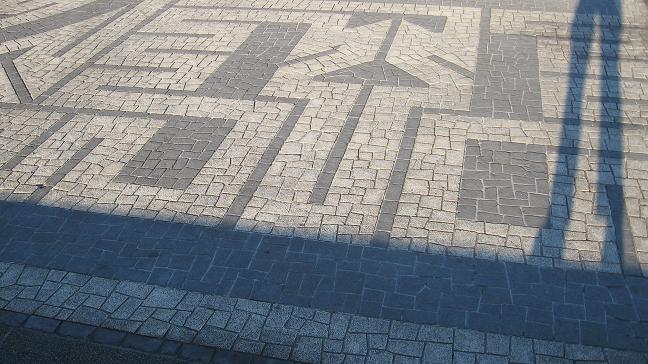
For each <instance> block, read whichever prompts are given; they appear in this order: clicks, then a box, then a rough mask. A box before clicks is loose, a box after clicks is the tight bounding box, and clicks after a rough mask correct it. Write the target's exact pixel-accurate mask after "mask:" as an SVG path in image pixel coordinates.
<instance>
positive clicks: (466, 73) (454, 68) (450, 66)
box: [428, 54, 475, 79]
mask: <svg viewBox="0 0 648 364" xmlns="http://www.w3.org/2000/svg"><path fill="white" fill-rule="evenodd" d="M428 58H429V59H431V60H432V61H434V62H435V63H437V64H440V65H441V66H443V67H445V68H447V69H449V70H451V71H455V72H457V73H458V74H460V75H462V76H465V77H468V78H470V79H473V78H475V74H474V73H473V72H472V71H470V70H467V69H465V68H463V67H461V66H460V65H458V64H456V63H452V62H450V61H447V60H445V59H443V58H441V57H439V56H437V55H434V54H433V55H431V56H429V57H428Z"/></svg>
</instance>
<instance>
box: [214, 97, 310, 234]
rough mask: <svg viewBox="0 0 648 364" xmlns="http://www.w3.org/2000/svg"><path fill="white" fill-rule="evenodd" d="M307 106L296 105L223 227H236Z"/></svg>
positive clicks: (229, 209)
mask: <svg viewBox="0 0 648 364" xmlns="http://www.w3.org/2000/svg"><path fill="white" fill-rule="evenodd" d="M307 104H308V101H306V100H302V101H300V102H297V103H296V104H295V106H294V107H293V109H292V111H291V112H290V114H289V115H288V117H287V118H286V120H285V121H284V122H283V124H282V125H281V128H279V130H278V131H277V133H276V134H275V136H274V138H272V140H271V141H270V144H269V145H268V147H267V148H266V150H265V151H264V152H263V154H262V155H261V159H260V160H259V162H258V163H257V165H256V167H254V170H253V171H252V173H251V174H250V175H249V176H248V178H247V180H246V181H245V183H243V186H241V190H240V191H239V193H238V195H237V196H236V197H235V198H234V201H232V204H231V205H230V207H229V208H228V209H227V212H226V213H225V216H224V217H223V220H222V221H221V224H220V225H221V226H222V227H224V228H228V229H230V228H234V227H235V226H236V224H237V223H238V220H239V219H240V218H241V215H242V214H243V211H244V210H245V207H246V206H247V205H248V203H249V202H250V200H251V199H252V196H254V193H255V192H256V190H257V189H258V188H259V185H260V184H261V181H262V180H263V177H264V176H265V175H266V173H268V170H269V169H270V166H272V163H274V160H275V158H277V155H279V151H280V150H281V148H282V147H283V145H284V143H285V142H286V139H288V137H289V136H290V133H292V131H293V129H294V128H295V125H296V124H297V121H298V120H299V118H300V117H301V115H302V114H303V112H304V110H305V109H306V105H307Z"/></svg>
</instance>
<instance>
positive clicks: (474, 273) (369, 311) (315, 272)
mask: <svg viewBox="0 0 648 364" xmlns="http://www.w3.org/2000/svg"><path fill="white" fill-rule="evenodd" d="M80 226H82V227H83V228H82V229H80V228H79V227H80ZM0 260H2V261H10V262H17V263H24V264H29V265H33V266H39V267H46V268H52V269H61V270H67V271H73V272H79V273H85V274H90V275H94V276H99V277H105V278H113V279H119V280H130V281H136V282H147V283H151V284H157V285H162V286H170V287H175V288H182V289H187V290H192V291H200V292H207V293H213V294H219V295H226V296H231V297H239V298H248V299H254V300H260V301H265V302H272V303H284V304H290V305H296V306H303V307H310V308H315V309H322V310H327V311H334V312H346V313H352V314H360V315H365V316H369V317H379V318H387V319H396V320H405V321H410V322H416V323H429V324H439V325H442V326H449V327H459V328H470V329H476V330H481V331H487V332H495V333H504V334H509V335H516V336H527V337H530V338H537V339H547V340H557V341H563V342H567V343H581V344H588V345H600V346H606V347H612V348H619V349H630V350H636V351H642V352H645V351H647V350H648V279H645V278H640V277H632V276H624V275H621V274H610V273H602V272H590V271H582V270H563V269H557V268H544V267H538V266H532V265H525V264H519V263H508V262H501V261H487V260H480V259H473V258H466V257H455V256H446V255H431V254H425V253H417V252H412V251H402V250H393V249H384V248H377V247H369V246H355V245H349V244H340V243H328V242H322V241H313V240H306V239H299V238H287V237H275V236H267V235H260V234H253V233H244V232H236V231H231V230H219V229H214V228H209V227H202V226H194V225H186V224H178V223H168V222H164V221H154V220H146V219H137V218H129V217H121V216H111V215H102V214H95V213H89V212H81V211H71V210H65V209H61V208H53V207H45V206H38V205H30V204H24V203H23V204H21V203H9V202H1V203H0ZM3 320H5V318H3V316H2V315H0V322H2V321H3ZM12 320H13V321H12ZM12 320H9V321H11V322H14V321H16V319H12ZM23 320H24V318H22V319H20V320H19V321H20V322H22V321H23ZM5 321H6V320H5Z"/></svg>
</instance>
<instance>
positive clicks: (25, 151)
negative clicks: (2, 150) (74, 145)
mask: <svg viewBox="0 0 648 364" xmlns="http://www.w3.org/2000/svg"><path fill="white" fill-rule="evenodd" d="M73 118H74V114H64V115H63V117H61V119H60V120H59V121H57V122H55V123H54V124H52V125H51V126H50V127H49V128H47V130H45V131H44V132H43V133H42V134H41V135H39V136H38V137H37V138H36V139H34V140H32V141H31V142H29V144H27V145H25V146H24V147H22V149H20V151H19V152H18V153H16V155H15V156H13V157H12V158H11V159H9V160H8V161H7V162H6V163H5V164H3V165H2V167H0V169H3V170H12V169H14V168H15V167H16V166H17V165H18V164H20V162H22V161H23V160H24V159H25V158H26V157H27V156H28V155H30V154H31V153H33V152H34V150H36V148H38V147H39V146H40V145H41V144H43V143H44V142H45V141H46V140H47V139H49V137H51V136H52V135H53V134H54V133H56V132H57V131H58V130H59V129H61V128H62V127H63V126H64V125H65V124H67V123H68V121H70V120H72V119H73Z"/></svg>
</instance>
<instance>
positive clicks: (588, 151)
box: [547, 145, 648, 161]
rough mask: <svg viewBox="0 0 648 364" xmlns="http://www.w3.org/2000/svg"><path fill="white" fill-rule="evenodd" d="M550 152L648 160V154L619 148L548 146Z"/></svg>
mask: <svg viewBox="0 0 648 364" xmlns="http://www.w3.org/2000/svg"><path fill="white" fill-rule="evenodd" d="M547 152H548V153H556V154H561V155H586V156H590V157H595V156H600V157H601V158H607V159H628V160H638V161H648V154H646V153H637V152H622V151H618V150H601V149H593V148H580V147H557V146H553V145H552V146H547Z"/></svg>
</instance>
